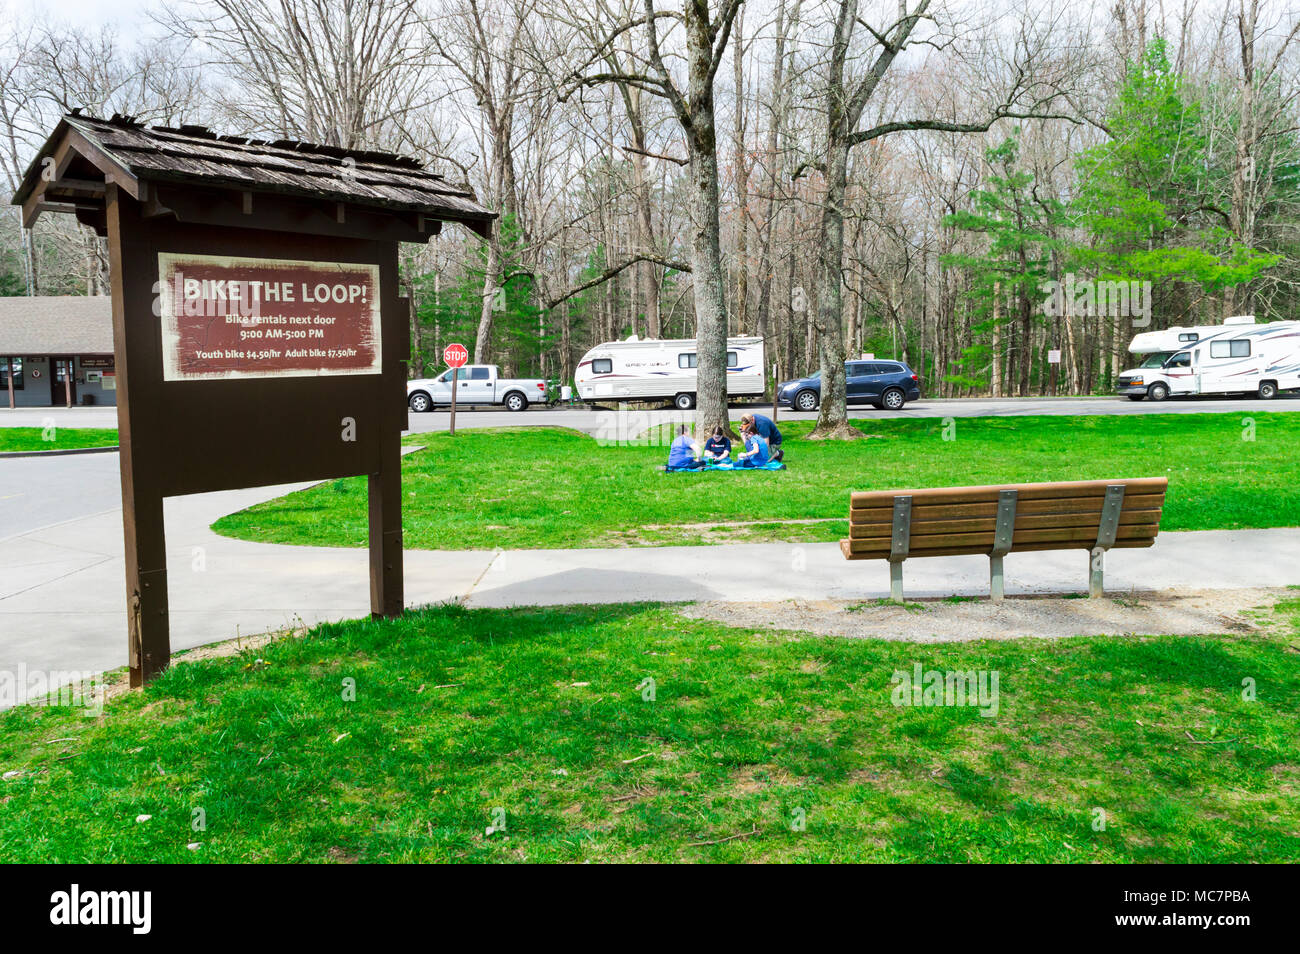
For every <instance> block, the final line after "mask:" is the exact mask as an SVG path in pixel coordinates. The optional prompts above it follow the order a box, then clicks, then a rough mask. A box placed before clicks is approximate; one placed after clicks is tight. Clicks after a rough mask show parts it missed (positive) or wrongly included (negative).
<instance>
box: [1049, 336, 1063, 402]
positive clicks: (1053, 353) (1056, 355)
mask: <svg viewBox="0 0 1300 954" xmlns="http://www.w3.org/2000/svg"><path fill="white" fill-rule="evenodd" d="M1047 364H1048V366H1049V367H1050V368H1051V369H1052V380H1051V384H1050V389H1051V393H1052V397H1056V372H1057V369H1058V368H1060V366H1061V349H1060V348H1051V349H1049V350H1048V352H1047Z"/></svg>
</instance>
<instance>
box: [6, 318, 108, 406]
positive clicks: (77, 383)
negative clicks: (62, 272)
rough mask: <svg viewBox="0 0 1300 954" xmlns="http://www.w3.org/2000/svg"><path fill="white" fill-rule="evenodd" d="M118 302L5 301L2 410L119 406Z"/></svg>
mask: <svg viewBox="0 0 1300 954" xmlns="http://www.w3.org/2000/svg"><path fill="white" fill-rule="evenodd" d="M114 385H115V375H114V367H113V300H112V299H111V298H109V297H108V296H107V295H96V296H89V297H88V296H85V295H44V296H41V295H38V296H35V297H29V296H26V295H22V296H14V297H0V408H5V407H58V406H64V405H67V404H74V405H75V404H109V405H114V404H116V403H117V391H116V388H115V386H114Z"/></svg>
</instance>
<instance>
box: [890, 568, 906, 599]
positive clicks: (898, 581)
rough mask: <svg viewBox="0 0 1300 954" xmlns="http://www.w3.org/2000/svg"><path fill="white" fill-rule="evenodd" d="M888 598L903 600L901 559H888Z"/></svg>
mask: <svg viewBox="0 0 1300 954" xmlns="http://www.w3.org/2000/svg"><path fill="white" fill-rule="evenodd" d="M889 598H890V599H891V600H896V601H898V602H899V603H901V602H903V561H902V560H890V561H889Z"/></svg>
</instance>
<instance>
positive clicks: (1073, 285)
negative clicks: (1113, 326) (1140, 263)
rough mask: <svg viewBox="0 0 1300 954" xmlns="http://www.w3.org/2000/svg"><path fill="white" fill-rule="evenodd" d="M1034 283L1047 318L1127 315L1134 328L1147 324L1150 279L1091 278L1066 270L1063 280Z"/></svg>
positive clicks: (1148, 319) (1149, 304)
mask: <svg viewBox="0 0 1300 954" xmlns="http://www.w3.org/2000/svg"><path fill="white" fill-rule="evenodd" d="M1038 287H1039V290H1040V291H1042V293H1043V294H1044V296H1045V297H1044V299H1043V305H1042V312H1043V314H1045V315H1046V316H1047V317H1049V318H1060V317H1062V316H1065V315H1078V316H1096V315H1108V316H1110V317H1111V318H1128V319H1131V323H1132V325H1133V327H1135V328H1145V327H1146V326H1147V325H1149V324H1151V283H1150V282H1103V281H1094V280H1091V279H1078V278H1076V277H1075V275H1074V273H1073V272H1066V273H1065V280H1064V281H1056V280H1055V279H1053V280H1052V281H1050V282H1046V283H1044V284H1042V285H1039V286H1038Z"/></svg>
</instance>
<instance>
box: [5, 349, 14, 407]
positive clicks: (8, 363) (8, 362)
mask: <svg viewBox="0 0 1300 954" xmlns="http://www.w3.org/2000/svg"><path fill="white" fill-rule="evenodd" d="M5 380H7V381H8V382H9V410H11V411H12V410H13V409H14V407H15V404H14V358H13V355H9V356H8V357H6V358H5Z"/></svg>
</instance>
